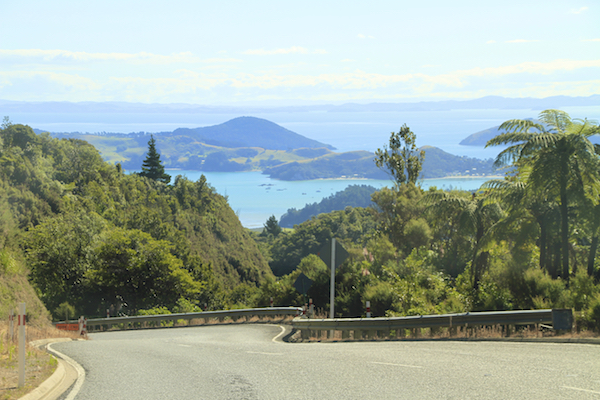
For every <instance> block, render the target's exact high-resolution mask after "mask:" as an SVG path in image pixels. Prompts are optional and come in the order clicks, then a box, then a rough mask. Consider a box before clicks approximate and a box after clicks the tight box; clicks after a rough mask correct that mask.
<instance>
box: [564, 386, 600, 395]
mask: <svg viewBox="0 0 600 400" xmlns="http://www.w3.org/2000/svg"><path fill="white" fill-rule="evenodd" d="M563 387H564V388H565V389H571V390H579V391H580V392H587V393H594V394H600V392H598V391H595V390H588V389H581V388H576V387H573V386H563Z"/></svg>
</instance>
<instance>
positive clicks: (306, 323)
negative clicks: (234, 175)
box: [292, 309, 573, 338]
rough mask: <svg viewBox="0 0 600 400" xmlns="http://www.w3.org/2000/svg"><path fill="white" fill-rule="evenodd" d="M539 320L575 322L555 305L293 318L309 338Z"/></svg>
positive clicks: (564, 326)
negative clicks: (326, 333)
mask: <svg viewBox="0 0 600 400" xmlns="http://www.w3.org/2000/svg"><path fill="white" fill-rule="evenodd" d="M535 324H552V327H553V329H557V330H570V329H571V328H572V325H573V314H572V311H571V310H570V309H554V310H520V311H495V312H471V313H464V314H443V315H421V316H413V317H393V318H336V319H301V318H295V319H294V320H293V321H292V326H293V328H295V329H298V330H300V331H301V332H302V337H303V338H308V337H309V332H310V331H311V330H312V331H319V330H321V331H325V330H330V331H331V330H333V331H342V336H346V337H348V333H349V331H354V332H355V333H354V336H355V337H358V336H362V332H364V331H367V332H368V331H390V330H396V331H398V330H401V329H415V328H442V327H446V328H456V327H477V326H495V325H535Z"/></svg>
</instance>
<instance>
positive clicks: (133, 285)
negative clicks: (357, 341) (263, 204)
mask: <svg viewBox="0 0 600 400" xmlns="http://www.w3.org/2000/svg"><path fill="white" fill-rule="evenodd" d="M0 138H1V147H0V149H1V155H0V186H1V187H2V191H1V194H0V207H1V208H0V209H1V210H3V214H2V216H3V218H2V220H1V223H2V225H1V226H0V228H1V229H2V230H1V232H2V237H1V238H0V239H1V240H2V242H3V243H4V245H3V247H4V248H9V247H10V246H12V248H13V249H15V251H19V254H18V257H20V258H22V259H23V260H24V262H25V264H26V265H27V266H28V268H29V270H30V276H29V278H30V281H31V282H32V283H33V284H34V286H35V288H36V289H37V290H38V293H39V295H40V297H41V299H42V300H43V302H44V304H45V305H46V307H47V308H48V309H49V310H50V311H51V312H52V313H53V314H54V315H55V316H56V314H57V313H58V312H57V310H58V309H60V308H61V306H62V307H63V308H64V307H65V306H64V305H63V303H68V304H69V305H71V306H73V307H75V309H76V311H77V313H78V314H85V315H88V316H93V315H105V311H106V309H110V310H112V311H111V312H113V313H115V314H116V313H118V312H124V313H135V312H137V310H140V309H144V308H153V307H159V306H164V307H169V308H176V307H179V308H180V309H186V308H190V307H192V308H193V307H198V306H201V307H204V305H205V304H206V305H207V306H208V307H212V308H221V307H224V306H226V304H227V302H228V301H229V300H228V298H227V297H226V292H227V291H228V290H229V289H230V288H231V287H233V286H235V285H237V284H239V283H240V282H245V283H247V284H248V285H253V286H256V285H258V284H260V283H261V282H262V281H264V280H265V278H267V277H269V276H272V274H271V271H270V269H269V266H268V264H267V261H266V260H265V258H264V257H263V255H262V253H261V252H260V251H259V249H258V247H257V246H256V244H255V242H254V241H253V240H252V239H251V238H250V236H249V234H248V233H247V232H246V231H245V230H244V229H243V228H242V226H241V224H240V222H239V220H238V218H237V216H236V215H235V213H234V212H233V211H232V210H231V208H230V207H229V205H228V204H227V199H226V198H224V197H222V196H220V195H219V194H217V193H216V192H215V191H214V190H213V189H212V187H211V186H210V185H209V183H208V182H206V179H205V178H204V177H202V178H201V179H199V180H198V181H196V182H191V181H189V180H187V179H186V178H183V177H181V176H177V177H175V179H174V180H173V181H172V185H166V184H164V183H161V182H157V181H153V180H151V179H148V178H144V177H141V176H138V175H127V174H124V173H123V171H122V169H121V166H120V165H116V166H115V165H110V164H108V163H106V162H104V161H102V158H101V156H100V154H99V153H98V151H97V150H96V149H95V148H94V147H93V146H91V145H90V144H88V143H87V142H84V141H82V140H78V139H56V138H52V137H51V136H50V135H49V134H40V135H36V134H35V133H34V132H33V130H32V129H31V128H30V127H28V126H24V125H13V124H10V123H9V122H8V121H5V123H4V125H3V129H2V130H1V131H0Z"/></svg>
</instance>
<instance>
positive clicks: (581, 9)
mask: <svg viewBox="0 0 600 400" xmlns="http://www.w3.org/2000/svg"><path fill="white" fill-rule="evenodd" d="M587 9H588V8H587V7H581V8H578V9H572V10H571V11H570V13H571V14H581V13H582V12H584V11H586V10H587Z"/></svg>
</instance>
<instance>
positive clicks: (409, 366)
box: [369, 361, 424, 368]
mask: <svg viewBox="0 0 600 400" xmlns="http://www.w3.org/2000/svg"><path fill="white" fill-rule="evenodd" d="M369 364H379V365H392V366H394V367H407V368H424V367H421V366H419V365H407V364H393V363H385V362H377V361H369Z"/></svg>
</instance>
